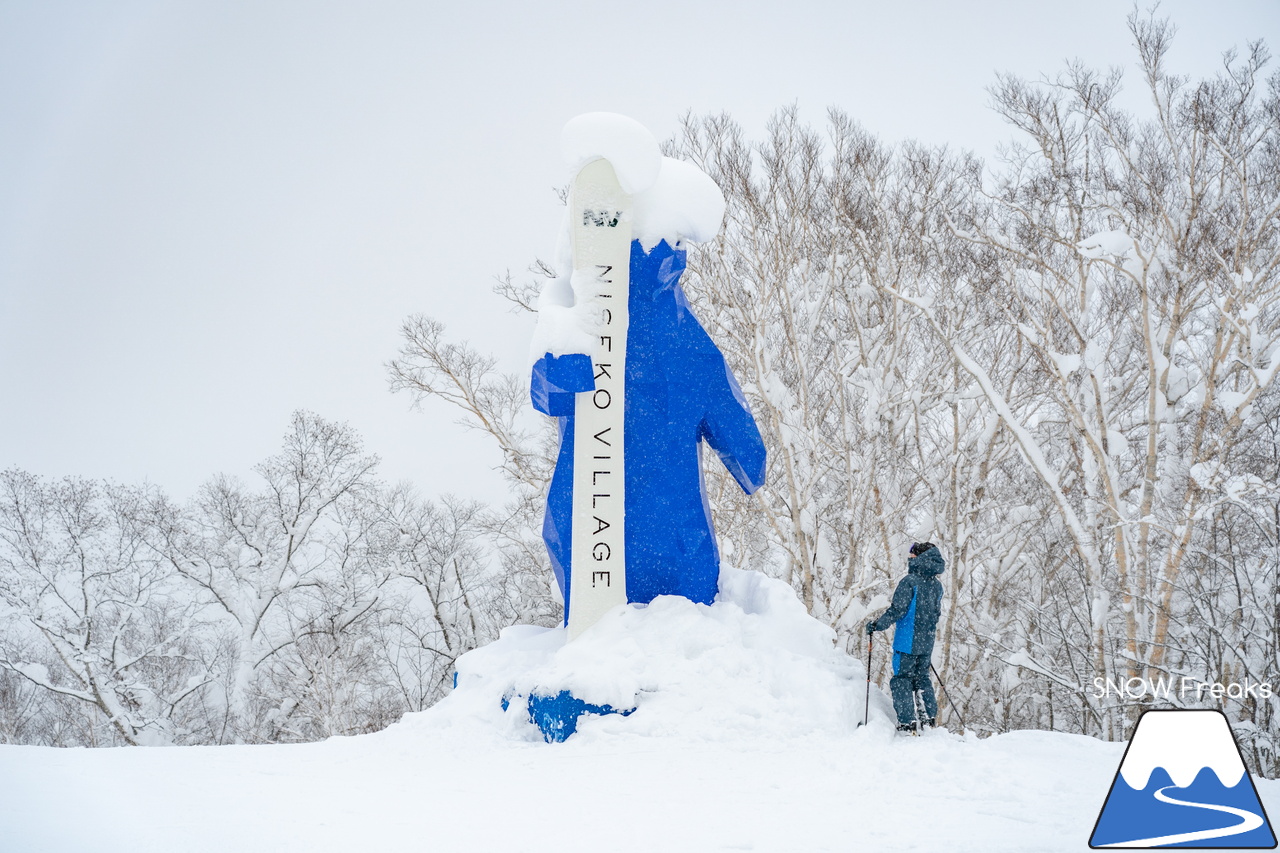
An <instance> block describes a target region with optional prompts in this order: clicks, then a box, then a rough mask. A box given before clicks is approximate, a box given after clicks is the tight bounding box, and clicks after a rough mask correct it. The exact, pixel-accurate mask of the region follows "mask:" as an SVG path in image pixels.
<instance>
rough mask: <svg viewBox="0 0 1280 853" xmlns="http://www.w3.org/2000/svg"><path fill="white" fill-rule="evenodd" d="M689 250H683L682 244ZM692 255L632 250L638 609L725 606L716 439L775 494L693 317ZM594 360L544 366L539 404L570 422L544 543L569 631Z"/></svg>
mask: <svg viewBox="0 0 1280 853" xmlns="http://www.w3.org/2000/svg"><path fill="white" fill-rule="evenodd" d="M677 246H679V243H677ZM684 269H685V250H684V249H683V248H673V247H672V246H671V245H670V244H669V243H668V242H667V241H666V240H663V241H661V242H659V243H658V244H657V245H656V246H654V247H653V249H652V250H650V251H648V252H646V251H645V250H644V248H643V246H642V245H641V242H640V240H633V241H632V243H631V270H630V275H631V285H630V288H631V289H630V296H629V299H628V308H629V312H630V325H629V327H628V331H627V349H626V371H625V377H626V384H625V387H626V395H625V399H626V408H625V410H624V421H623V423H624V434H625V436H626V439H625V441H626V447H625V454H626V483H625V502H626V528H625V539H624V541H625V545H626V579H627V584H626V586H627V589H626V591H627V601H629V602H639V603H648V602H650V601H652V600H653V599H654V598H655V597H656V596H659V595H682V596H685V597H686V598H689V599H692V600H693V601H696V602H700V603H702V604H710V603H711V602H712V600H713V599H714V598H715V596H716V591H717V583H718V579H719V574H720V552H719V549H718V548H717V546H716V539H715V534H714V532H713V528H712V523H711V510H710V507H709V506H708V503H707V498H706V493H705V491H704V488H703V484H702V473H701V468H700V467H699V457H700V453H701V447H700V444H699V442H701V441H702V440H705V441H706V442H707V444H708V445H710V447H711V449H712V450H714V451H715V452H716V453H717V454H719V456H720V459H721V461H722V462H723V463H724V465H725V467H726V468H728V469H729V473H731V474H732V475H733V477H734V479H735V480H737V481H738V484H739V485H740V486H741V487H742V489H743V490H744V491H745V492H746V493H747V494H751V493H752V492H754V491H755V490H756V489H758V488H760V486H761V485H763V484H764V476H765V448H764V442H763V441H762V440H761V438H760V431H759V429H758V428H757V427H756V423H755V420H754V419H753V418H752V416H751V411H750V409H749V408H748V406H747V402H746V399H745V398H744V397H743V395H742V390H741V389H740V388H739V387H738V383H737V382H736V381H735V380H734V378H733V375H732V373H730V371H729V366H728V365H727V364H726V363H725V360H724V356H723V355H722V354H721V353H720V350H719V349H718V348H717V347H716V345H715V344H714V343H712V341H711V338H710V337H709V336H708V335H707V333H706V331H705V330H704V329H703V328H702V324H701V323H699V322H698V319H697V318H696V317H695V316H694V315H693V311H692V310H691V309H690V307H689V303H688V301H687V300H686V298H685V295H684V291H683V290H682V289H681V288H680V274H681V273H682V272H684ZM592 374H593V368H592V364H591V358H590V356H588V355H583V354H567V355H561V356H555V355H552V354H551V353H547V354H546V355H544V356H543V357H542V358H540V359H539V360H538V362H537V364H535V365H534V367H533V379H532V383H531V393H532V397H533V405H534V407H535V408H537V409H538V411H540V412H543V413H544V414H548V415H552V416H555V417H557V418H559V426H560V453H559V457H558V458H557V461H556V470H555V474H554V475H553V476H552V478H551V489H550V492H549V493H548V495H547V512H546V517H545V520H544V522H543V527H542V536H543V539H544V540H545V541H546V544H547V551H548V552H549V553H550V555H551V565H552V568H553V570H554V571H555V576H556V582H557V583H558V584H559V585H560V591H561V593H562V594H563V595H564V599H565V620H566V622H567V621H568V602H569V587H570V584H571V583H572V582H573V579H572V578H571V577H570V560H569V550H570V543H571V542H572V537H571V524H572V518H573V507H572V505H573V494H572V492H573V461H574V448H573V443H574V438H573V436H574V432H573V420H574V395H575V393H577V392H581V391H591V390H593V388H594V387H595V380H594V377H593V375H592Z"/></svg>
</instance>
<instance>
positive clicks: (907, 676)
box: [889, 652, 938, 725]
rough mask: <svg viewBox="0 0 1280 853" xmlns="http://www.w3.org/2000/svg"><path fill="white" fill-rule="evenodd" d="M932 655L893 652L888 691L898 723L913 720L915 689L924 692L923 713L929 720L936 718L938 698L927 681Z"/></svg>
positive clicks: (911, 721)
mask: <svg viewBox="0 0 1280 853" xmlns="http://www.w3.org/2000/svg"><path fill="white" fill-rule="evenodd" d="M932 657H933V655H932V654H927V655H904V654H903V653H902V652H894V653H893V678H891V679H889V692H890V693H892V694H893V710H895V711H897V712H898V724H899V725H910V724H911V723H913V722H915V719H916V704H915V699H914V698H913V695H912V694H914V693H915V691H917V690H919V691H920V692H921V693H923V694H924V711H925V714H927V715H928V718H929V719H931V720H936V719H937V718H938V699H937V697H935V696H934V695H933V684H932V683H931V682H930V681H929V660H930V659H931V658H932ZM920 722H922V723H923V722H924V720H921V721H920Z"/></svg>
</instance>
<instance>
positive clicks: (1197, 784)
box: [1089, 710, 1276, 850]
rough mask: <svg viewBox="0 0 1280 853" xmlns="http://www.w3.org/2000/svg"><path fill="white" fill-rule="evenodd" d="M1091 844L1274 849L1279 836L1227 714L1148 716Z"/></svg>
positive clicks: (1133, 741)
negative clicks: (1263, 803) (1269, 819)
mask: <svg viewBox="0 0 1280 853" xmlns="http://www.w3.org/2000/svg"><path fill="white" fill-rule="evenodd" d="M1089 846H1090V847H1093V848H1105V847H1130V848H1135V847H1136V848H1145V849H1150V848H1156V847H1230V848H1234V849H1241V848H1243V849H1252V850H1262V849H1271V848H1274V847H1275V846H1276V836H1275V833H1274V832H1272V830H1271V824H1270V822H1268V820H1267V814H1266V812H1265V811H1263V808H1262V801H1261V800H1259V799H1258V791H1257V789H1256V788H1255V787H1254V785H1253V779H1252V777H1250V776H1249V771H1248V769H1247V768H1246V767H1245V766H1244V760H1243V759H1242V758H1241V757H1240V747H1239V746H1238V745H1237V744H1236V740H1235V736H1234V735H1233V734H1232V733H1231V726H1230V724H1228V722H1227V718H1226V716H1225V715H1224V714H1223V713H1222V712H1221V711H1212V710H1208V711H1147V712H1146V713H1144V714H1143V715H1142V717H1140V718H1139V719H1138V726H1137V728H1135V729H1134V730H1133V737H1132V738H1131V739H1130V740H1129V747H1128V748H1127V749H1126V750H1125V753H1124V758H1123V759H1121V761H1120V769H1119V770H1117V771H1116V777H1115V779H1114V780H1113V781H1112V782H1111V790H1110V792H1108V793H1107V801H1106V802H1105V803H1104V804H1103V806H1102V812H1101V813H1100V814H1099V815H1098V822H1097V823H1096V824H1095V825H1094V828H1093V836H1092V837H1091V838H1090V839H1089Z"/></svg>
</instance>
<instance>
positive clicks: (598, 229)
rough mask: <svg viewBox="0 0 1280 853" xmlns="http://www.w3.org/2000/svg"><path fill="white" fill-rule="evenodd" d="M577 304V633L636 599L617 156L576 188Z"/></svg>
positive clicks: (625, 202)
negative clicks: (589, 341) (586, 362)
mask: <svg viewBox="0 0 1280 853" xmlns="http://www.w3.org/2000/svg"><path fill="white" fill-rule="evenodd" d="M569 205H570V209H569V216H570V223H569V224H570V239H571V246H572V249H573V278H572V283H573V291H574V298H575V302H576V304H578V305H583V306H586V308H585V311H584V313H587V314H589V315H590V316H593V317H595V318H596V322H597V324H598V325H597V328H596V330H595V337H596V343H595V352H593V353H592V354H591V362H592V367H593V369H594V373H595V390H594V391H584V392H581V393H579V394H578V395H577V399H576V401H575V409H574V433H573V448H574V459H573V528H572V542H571V545H570V554H571V556H570V572H571V578H570V584H569V625H568V629H569V639H570V640H573V639H574V638H575V637H577V636H578V635H579V634H581V633H582V632H583V631H585V630H586V629H587V628H589V627H591V626H592V625H594V624H595V623H596V622H597V621H598V620H599V619H600V617H601V616H602V615H603V614H604V613H605V611H607V610H608V609H609V608H611V607H613V606H615V605H618V604H626V603H627V577H626V550H625V544H624V534H625V529H626V504H625V501H624V492H625V485H626V477H625V476H624V462H623V457H622V449H623V446H624V442H623V413H624V412H625V409H626V401H625V399H624V393H625V392H624V387H623V378H624V375H625V371H626V353H627V297H628V293H629V286H630V278H631V276H630V269H631V197H630V196H629V195H627V194H626V193H625V192H624V191H623V189H622V186H621V185H620V184H619V183H618V177H617V175H616V173H615V172H614V168H613V166H612V165H610V163H609V161H608V160H593V161H592V162H590V163H588V164H587V165H586V166H584V167H583V168H582V170H581V171H580V172H578V174H577V177H575V178H574V180H573V186H572V188H571V189H570V192H569Z"/></svg>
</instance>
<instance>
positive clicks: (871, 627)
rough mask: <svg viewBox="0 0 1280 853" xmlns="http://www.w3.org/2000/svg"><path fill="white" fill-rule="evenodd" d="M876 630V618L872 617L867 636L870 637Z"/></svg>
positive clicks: (868, 624)
mask: <svg viewBox="0 0 1280 853" xmlns="http://www.w3.org/2000/svg"><path fill="white" fill-rule="evenodd" d="M875 632H876V620H874V619H872V620H871V621H870V622H868V623H867V636H868V637H870V636H871V635H872V634H874V633H875Z"/></svg>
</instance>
